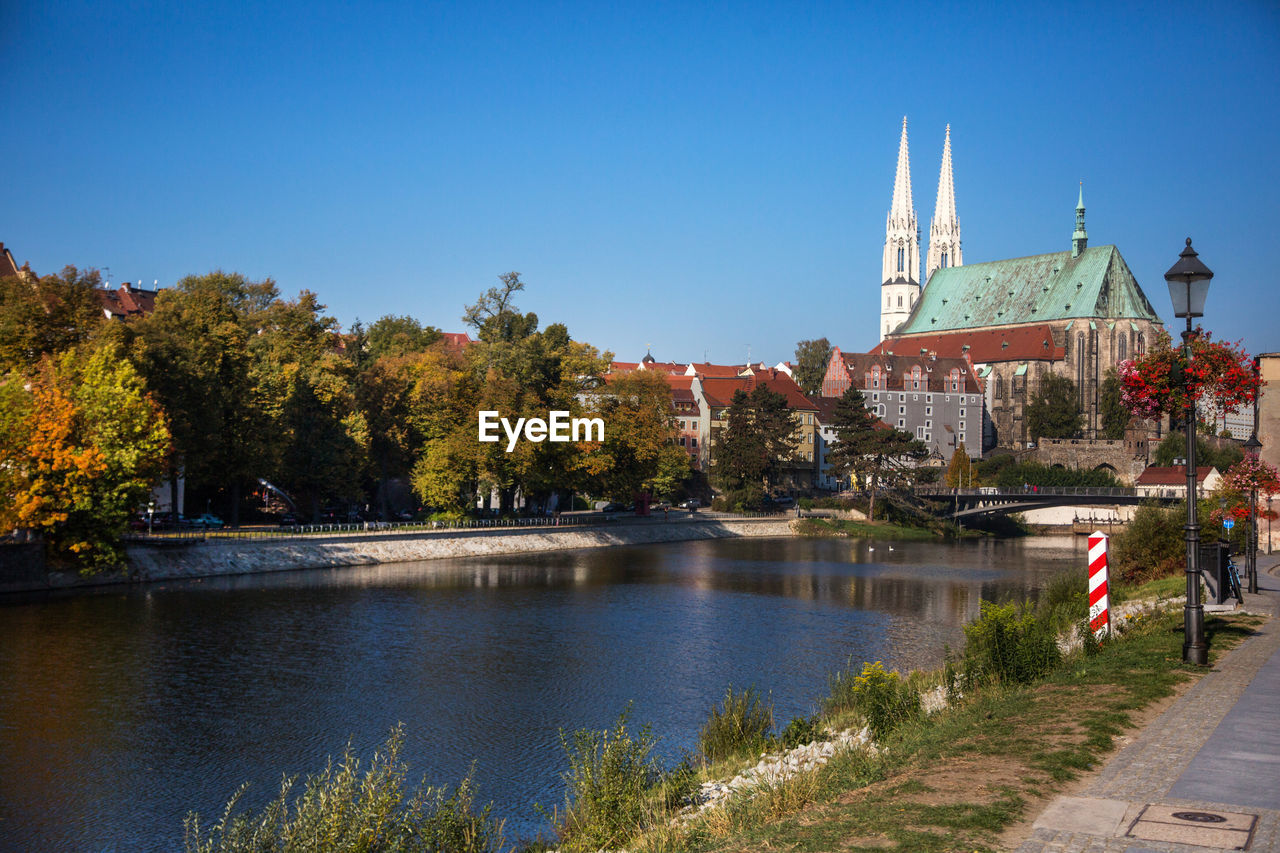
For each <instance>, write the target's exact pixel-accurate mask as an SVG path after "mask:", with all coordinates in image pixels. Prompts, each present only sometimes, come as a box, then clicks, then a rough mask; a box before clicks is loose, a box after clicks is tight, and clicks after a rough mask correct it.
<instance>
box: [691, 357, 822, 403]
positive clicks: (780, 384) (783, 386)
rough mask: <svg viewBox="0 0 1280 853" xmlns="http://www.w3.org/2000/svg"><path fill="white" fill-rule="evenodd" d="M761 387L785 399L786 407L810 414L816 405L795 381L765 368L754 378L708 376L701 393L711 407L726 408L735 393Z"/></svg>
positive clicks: (703, 380)
mask: <svg viewBox="0 0 1280 853" xmlns="http://www.w3.org/2000/svg"><path fill="white" fill-rule="evenodd" d="M757 385H763V386H764V387H766V388H768V389H769V390H770V391H773V392H774V393H777V394H781V395H783V396H784V397H786V398H787V407H788V408H790V409H799V410H801V411H807V412H812V411H816V410H817V408H818V407H817V405H816V404H815V403H814V402H813V401H812V400H810V399H809V398H808V397H806V396H805V394H804V392H803V391H801V390H800V386H799V385H797V384H796V381H795V380H794V379H792V378H791V377H790V376H788V375H787V374H785V373H783V372H782V371H780V370H774V369H772V368H766V369H764V370H757V371H756V374H755V375H754V376H733V377H729V376H708V377H704V378H703V379H702V393H703V395H704V396H705V397H706V398H707V402H708V403H710V404H711V405H713V406H727V405H729V404H730V403H731V402H732V401H733V394H734V392H735V391H745V392H746V393H748V394H750V393H751V391H752V390H753V389H754V388H755V387H756V386H757Z"/></svg>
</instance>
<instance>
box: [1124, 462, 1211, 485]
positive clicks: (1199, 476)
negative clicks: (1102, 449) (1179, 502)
mask: <svg viewBox="0 0 1280 853" xmlns="http://www.w3.org/2000/svg"><path fill="white" fill-rule="evenodd" d="M1212 471H1213V466H1211V465H1210V466H1206V465H1197V466H1196V482H1197V483H1203V482H1204V481H1205V479H1206V478H1207V477H1208V476H1209V474H1210V472H1212ZM1136 484H1137V485H1139V486H1184V487H1185V486H1186V485H1187V469H1186V468H1184V467H1183V466H1181V465H1174V466H1171V467H1162V466H1156V465H1152V466H1150V467H1149V468H1147V470H1145V471H1143V472H1142V473H1141V474H1140V475H1139V476H1138V479H1137V481H1136Z"/></svg>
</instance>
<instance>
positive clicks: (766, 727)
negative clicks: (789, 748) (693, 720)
mask: <svg viewBox="0 0 1280 853" xmlns="http://www.w3.org/2000/svg"><path fill="white" fill-rule="evenodd" d="M772 732H773V706H772V705H766V704H765V703H764V702H762V701H761V700H760V695H759V694H758V693H756V692H755V690H754V689H753V688H750V687H748V688H747V689H746V690H744V691H742V692H741V693H734V692H733V688H732V687H729V688H728V689H727V690H725V693H724V705H723V706H719V705H712V706H711V713H710V715H709V716H708V717H707V722H706V723H705V724H704V725H703V726H702V731H701V732H699V734H698V753H699V754H700V755H701V756H702V758H703V760H704V761H705V762H706V763H708V764H713V763H715V762H717V761H721V760H723V759H726V758H732V757H734V756H736V755H742V754H746V753H753V752H759V751H760V750H761V749H763V748H765V747H767V746H768V745H769V739H770V735H771V734H772Z"/></svg>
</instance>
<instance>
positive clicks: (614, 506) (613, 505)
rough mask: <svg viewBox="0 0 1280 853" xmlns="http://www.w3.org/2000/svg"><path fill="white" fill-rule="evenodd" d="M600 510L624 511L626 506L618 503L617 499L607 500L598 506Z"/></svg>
mask: <svg viewBox="0 0 1280 853" xmlns="http://www.w3.org/2000/svg"><path fill="white" fill-rule="evenodd" d="M600 511H601V512H626V511H627V508H626V507H625V506H623V505H622V504H620V503H618V502H617V501H609V502H608V503H607V504H605V505H604V506H602V507H600Z"/></svg>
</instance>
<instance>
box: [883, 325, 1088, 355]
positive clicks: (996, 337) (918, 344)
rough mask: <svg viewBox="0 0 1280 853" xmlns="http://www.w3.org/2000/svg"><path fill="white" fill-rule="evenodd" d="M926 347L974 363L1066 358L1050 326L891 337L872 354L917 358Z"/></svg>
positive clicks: (940, 353) (1011, 327)
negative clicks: (967, 358) (908, 355)
mask: <svg viewBox="0 0 1280 853" xmlns="http://www.w3.org/2000/svg"><path fill="white" fill-rule="evenodd" d="M965 347H968V349H965ZM922 348H923V349H926V350H928V351H929V352H934V353H937V354H938V355H939V356H946V357H948V358H960V357H962V356H964V355H968V357H969V360H970V361H972V362H973V363H974V364H990V363H992V362H999V361H1048V360H1052V361H1061V360H1062V359H1063V358H1064V357H1065V351H1064V350H1063V348H1062V347H1060V346H1058V345H1057V344H1055V343H1054V341H1053V331H1052V330H1051V329H1050V328H1049V324H1048V323H1038V324H1036V325H1031V326H1000V327H996V328H993V329H982V330H974V331H957V332H939V333H937V334H926V335H903V336H901V337H888V338H885V339H884V340H883V341H881V342H880V343H879V345H878V346H876V348H875V349H873V350H872V351H871V352H873V353H885V354H888V353H897V354H900V355H907V354H910V355H913V356H914V355H918V354H919V353H920V350H921V349H922Z"/></svg>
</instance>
